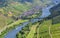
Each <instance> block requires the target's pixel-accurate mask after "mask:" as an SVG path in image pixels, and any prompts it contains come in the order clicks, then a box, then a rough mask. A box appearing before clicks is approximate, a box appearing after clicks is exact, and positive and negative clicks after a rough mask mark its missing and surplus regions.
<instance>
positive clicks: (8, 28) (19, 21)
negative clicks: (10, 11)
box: [0, 20, 28, 38]
mask: <svg viewBox="0 0 60 38" xmlns="http://www.w3.org/2000/svg"><path fill="white" fill-rule="evenodd" d="M27 21H28V20H18V21H16V22H14V23H12V24H10V25H8V26H7V27H5V28H3V29H2V31H0V37H1V38H4V36H5V35H6V34H7V33H8V32H9V31H11V30H12V29H15V28H16V27H17V26H20V25H22V23H24V22H27Z"/></svg>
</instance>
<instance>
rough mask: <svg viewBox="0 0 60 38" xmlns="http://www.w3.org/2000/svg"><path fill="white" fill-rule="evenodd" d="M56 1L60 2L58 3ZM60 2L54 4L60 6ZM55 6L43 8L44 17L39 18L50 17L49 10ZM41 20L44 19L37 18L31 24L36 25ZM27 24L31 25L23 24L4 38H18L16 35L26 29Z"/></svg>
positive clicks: (59, 0)
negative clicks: (59, 4)
mask: <svg viewBox="0 0 60 38" xmlns="http://www.w3.org/2000/svg"><path fill="white" fill-rule="evenodd" d="M56 1H58V2H56ZM59 2H60V0H54V3H55V4H58V3H59ZM53 6H54V5H51V6H49V7H45V8H42V15H41V16H40V17H39V18H45V17H48V16H49V15H50V14H51V13H50V12H49V9H50V8H51V7H53ZM32 20H33V21H32ZM39 20H42V19H38V18H37V19H31V20H30V22H32V23H35V22H37V21H39ZM27 24H29V21H28V22H25V23H23V24H22V25H21V26H18V27H16V28H15V29H13V30H11V31H10V32H8V33H7V34H6V36H5V37H4V38H16V34H17V33H18V32H19V31H20V30H21V29H22V28H23V27H25V26H26V25H27Z"/></svg>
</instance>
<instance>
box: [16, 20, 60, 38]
mask: <svg viewBox="0 0 60 38" xmlns="http://www.w3.org/2000/svg"><path fill="white" fill-rule="evenodd" d="M29 26H31V27H30V30H29V31H28V30H27V29H28V27H25V28H23V30H21V31H20V32H19V33H18V34H17V38H59V37H60V30H59V29H60V24H59V23H58V24H54V25H52V21H51V20H47V21H44V22H43V23H41V24H39V23H38V22H37V23H35V24H33V25H29ZM24 29H26V31H25V30H24ZM22 33H23V34H22ZM26 34H27V35H26ZM20 36H21V37H20Z"/></svg>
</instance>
